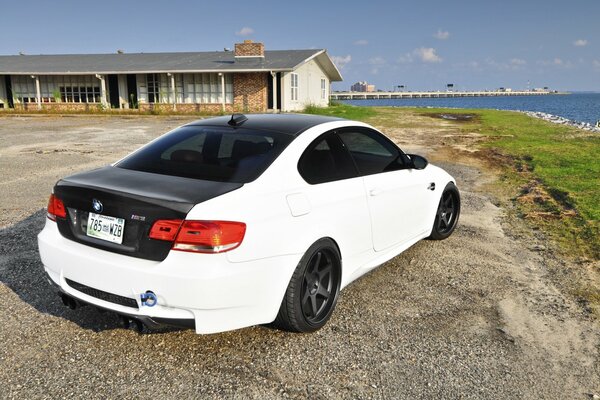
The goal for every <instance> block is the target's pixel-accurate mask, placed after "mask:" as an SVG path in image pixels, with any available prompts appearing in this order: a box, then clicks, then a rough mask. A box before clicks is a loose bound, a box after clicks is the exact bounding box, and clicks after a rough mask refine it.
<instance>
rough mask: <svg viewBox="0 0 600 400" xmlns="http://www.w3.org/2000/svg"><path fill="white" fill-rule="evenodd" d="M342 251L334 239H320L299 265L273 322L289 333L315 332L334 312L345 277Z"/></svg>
mask: <svg viewBox="0 0 600 400" xmlns="http://www.w3.org/2000/svg"><path fill="white" fill-rule="evenodd" d="M341 267H342V266H341V257H340V252H339V250H338V248H337V246H336V245H335V243H334V242H333V241H332V240H331V239H320V240H318V241H317V242H316V243H314V244H313V245H312V246H311V247H310V248H309V249H308V250H307V251H306V253H305V254H304V256H303V257H302V259H301V260H300V262H299V263H298V266H297V267H296V269H295V271H294V274H293V275H292V279H291V280H290V283H289V285H288V288H287V290H286V292H285V296H284V297H283V301H282V302H281V307H280V308H279V313H278V314H277V318H276V319H275V321H274V322H273V325H274V326H275V327H276V328H278V329H282V330H286V331H290V332H314V331H316V330H318V329H320V328H322V327H323V326H324V325H325V324H326V323H327V321H328V320H329V318H330V317H331V314H332V313H333V309H334V308H335V305H336V303H337V298H338V294H339V292H340V282H341V276H342V268H341Z"/></svg>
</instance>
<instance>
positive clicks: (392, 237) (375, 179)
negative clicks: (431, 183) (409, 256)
mask: <svg viewBox="0 0 600 400" xmlns="http://www.w3.org/2000/svg"><path fill="white" fill-rule="evenodd" d="M424 174H426V172H425V171H424V170H415V169H403V170H399V171H393V172H385V173H381V174H375V175H369V176H365V178H364V182H365V189H366V191H367V196H368V202H369V210H370V212H371V230H372V236H373V248H374V249H375V251H381V250H385V249H387V248H389V247H391V246H394V245H398V244H402V243H406V242H409V241H411V240H413V239H414V238H415V237H417V236H421V235H422V234H423V233H424V232H425V231H427V230H428V229H431V226H430V225H431V221H429V219H430V218H429V215H430V214H431V212H430V208H431V205H430V203H431V197H432V191H431V190H429V189H428V185H427V184H426V183H424V182H425V180H424V176H423V175H424Z"/></svg>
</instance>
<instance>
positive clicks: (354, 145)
mask: <svg viewBox="0 0 600 400" xmlns="http://www.w3.org/2000/svg"><path fill="white" fill-rule="evenodd" d="M338 135H339V137H340V139H341V140H342V142H344V145H345V146H346V148H347V149H348V151H349V152H350V154H351V155H352V158H353V159H354V162H355V163H356V166H357V167H358V171H359V172H360V174H361V175H371V174H379V173H381V172H388V171H394V170H397V169H402V168H403V164H402V161H401V158H399V157H400V151H399V150H398V148H397V147H396V146H395V145H394V144H393V143H391V142H390V141H389V140H388V139H387V138H386V137H385V136H383V135H381V134H380V133H379V132H375V131H372V130H370V129H362V128H356V129H352V128H351V129H345V130H343V131H340V132H338Z"/></svg>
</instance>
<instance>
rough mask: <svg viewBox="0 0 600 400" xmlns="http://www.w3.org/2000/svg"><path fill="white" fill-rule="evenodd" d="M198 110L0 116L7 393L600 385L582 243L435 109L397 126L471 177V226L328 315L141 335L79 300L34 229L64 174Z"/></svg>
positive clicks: (299, 393) (0, 329) (347, 391)
mask: <svg viewBox="0 0 600 400" xmlns="http://www.w3.org/2000/svg"><path fill="white" fill-rule="evenodd" d="M389 118H393V116H389ZM188 120H189V118H187V119H186V118H180V117H177V118H165V117H162V118H154V117H148V118H140V117H132V118H119V117H110V118H106V117H69V118H61V117H22V118H13V117H11V118H0V170H1V171H2V175H1V177H0V187H1V188H2V190H1V192H0V208H1V210H0V211H1V212H0V226H3V227H4V228H3V229H1V230H0V304H2V306H0V320H1V323H0V397H3V398H58V397H84V396H85V397H88V398H106V397H121V396H129V397H136V398H137V397H142V396H153V397H157V396H159V397H167V398H173V397H200V398H307V397H308V398H316V399H319V398H352V399H355V398H365V399H367V398H374V399H380V398H381V399H383V398H386V399H388V398H394V399H395V398H474V399H475V398H477V399H480V398H499V399H500V398H502V399H505V398H531V399H534V398H535V399H538V398H548V399H557V398H575V399H576V398H581V399H586V398H593V396H594V395H600V356H599V354H600V325H599V324H598V323H597V322H595V321H594V320H593V318H592V316H591V313H590V310H589V308H587V307H586V306H585V304H581V303H579V302H577V301H576V299H574V298H572V297H571V296H570V295H568V294H566V293H567V291H566V290H565V287H566V286H568V282H562V281H561V278H560V276H559V275H560V274H557V273H555V271H560V270H561V268H567V267H570V264H569V261H568V260H564V259H560V258H559V257H557V256H556V255H555V254H556V253H554V252H553V251H552V250H551V248H550V247H551V246H550V245H549V244H548V243H546V242H544V241H543V240H544V239H543V235H541V234H540V233H539V232H530V231H529V230H528V228H527V227H526V226H525V225H524V224H523V223H522V222H521V221H519V220H516V219H515V218H513V217H512V216H511V213H510V212H508V211H507V210H506V209H504V208H502V207H499V204H501V202H500V201H499V200H498V198H497V196H495V195H492V194H491V192H490V191H489V187H490V186H489V184H490V182H493V180H494V179H495V175H494V174H493V172H492V171H489V170H487V169H486V168H485V166H484V165H482V164H481V163H480V162H479V161H478V159H477V158H475V157H471V156H470V155H469V154H470V152H471V151H472V148H473V144H474V143H476V142H477V141H478V140H480V138H478V137H477V136H476V135H465V134H464V133H463V134H461V135H458V134H457V133H456V131H455V130H454V129H453V122H448V121H442V120H434V119H431V118H427V119H425V118H420V117H415V118H414V120H409V121H407V120H403V121H398V128H394V129H388V130H387V133H388V134H389V135H390V137H392V138H393V139H394V140H395V141H397V142H398V143H399V144H401V145H402V146H403V148H405V149H406V150H408V151H410V152H416V153H421V154H424V155H426V156H427V157H429V158H430V159H431V160H432V161H434V162H435V163H436V164H438V165H440V166H442V167H444V168H446V169H447V170H448V171H449V172H451V173H452V174H453V175H454V176H455V177H456V178H457V181H458V186H459V188H460V190H461V195H462V198H463V211H462V215H461V220H460V225H459V227H458V228H457V230H456V232H455V234H454V235H453V236H452V237H451V238H449V239H448V240H446V241H442V242H430V241H422V242H420V243H418V244H417V245H415V246H413V247H412V248H411V249H409V250H408V251H406V252H405V253H403V254H402V255H400V256H398V257H396V258H395V259H393V260H391V261H390V262H388V263H386V264H385V265H383V266H381V267H380V268H378V269H376V270H375V271H373V272H372V273H370V274H369V275H367V276H365V277H363V278H361V279H360V280H358V281H357V282H355V283H353V284H352V285H350V286H349V287H348V288H346V289H345V290H344V291H343V293H342V296H341V298H340V302H339V305H338V308H337V309H336V312H335V313H334V315H333V318H332V319H331V321H330V322H329V324H328V325H327V326H326V327H325V328H324V329H322V330H321V331H319V332H317V333H314V334H309V335H299V334H289V333H283V332H279V331H275V330H271V329H268V328H265V327H253V328H248V329H242V330H239V331H234V332H228V333H223V334H218V335H209V336H197V335H195V334H194V333H193V332H192V331H168V332H163V333H155V334H149V335H139V334H137V333H135V332H133V331H130V330H124V329H122V328H119V326H118V323H117V319H116V318H115V317H114V316H113V315H111V314H100V313H98V312H96V311H95V310H93V309H92V308H91V307H85V308H81V309H77V310H74V311H72V310H69V309H66V308H65V307H64V306H62V304H61V303H60V300H59V299H58V297H57V296H56V295H55V294H54V293H53V292H52V290H51V288H50V287H49V286H48V284H47V283H46V281H45V278H44V276H43V272H42V266H41V262H40V260H39V256H38V254H37V246H36V241H35V236H36V234H37V233H38V232H39V230H40V229H41V228H42V226H43V224H44V221H45V214H44V210H43V207H44V206H45V203H46V201H47V198H48V194H49V193H50V190H51V187H52V186H53V184H54V182H55V181H56V180H57V179H58V178H59V177H61V176H64V175H67V174H69V173H71V172H74V171H79V170H85V169H89V168H92V167H94V166H100V165H103V164H107V163H109V162H112V161H115V160H117V159H119V158H120V157H121V156H123V155H125V154H126V153H127V152H129V151H131V150H133V149H135V148H136V147H138V146H139V145H141V144H143V143H145V142H147V141H149V140H150V139H151V138H153V137H155V136H156V135H158V134H160V133H162V132H164V131H166V130H168V129H171V128H174V127H176V126H178V125H181V124H183V123H185V122H186V121H188ZM387 123H389V121H387ZM553 271H554V272H553ZM564 279H566V278H564Z"/></svg>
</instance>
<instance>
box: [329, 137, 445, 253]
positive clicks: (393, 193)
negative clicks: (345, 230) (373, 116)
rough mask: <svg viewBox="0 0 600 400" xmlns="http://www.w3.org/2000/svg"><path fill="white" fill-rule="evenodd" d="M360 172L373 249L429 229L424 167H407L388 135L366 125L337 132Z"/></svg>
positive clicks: (429, 196) (428, 191)
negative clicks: (369, 218)
mask: <svg viewBox="0 0 600 400" xmlns="http://www.w3.org/2000/svg"><path fill="white" fill-rule="evenodd" d="M338 135H339V137H340V138H341V139H342V141H343V142H344V144H345V146H346V148H347V149H348V150H349V152H350V154H351V155H352V157H353V159H354V161H355V163H356V166H357V167H358V170H359V173H360V174H361V175H362V176H363V182H364V186H365V191H366V194H367V199H368V204H369V211H370V216H371V231H372V241H373V249H374V250H375V251H382V250H386V249H388V248H390V247H392V246H395V245H399V244H403V243H407V242H410V241H411V240H413V239H415V238H416V237H418V236H422V235H423V234H424V232H426V231H427V230H430V229H431V226H430V225H431V223H432V221H429V219H430V218H429V216H430V214H431V212H430V211H431V210H430V208H431V202H432V199H433V197H434V196H435V195H436V194H435V192H434V191H433V190H431V189H434V188H435V185H434V186H433V188H432V187H430V184H431V182H429V181H428V180H427V175H428V172H427V171H426V170H417V169H409V168H407V166H406V165H405V164H404V163H403V162H402V157H400V153H401V151H400V150H399V149H398V148H397V147H396V145H394V144H393V143H392V142H391V141H390V140H389V139H387V138H386V137H385V136H383V135H382V134H380V133H379V132H377V131H374V130H371V129H367V128H346V129H344V130H340V131H339V132H338Z"/></svg>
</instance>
